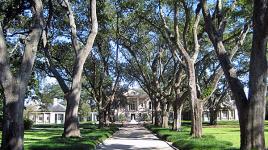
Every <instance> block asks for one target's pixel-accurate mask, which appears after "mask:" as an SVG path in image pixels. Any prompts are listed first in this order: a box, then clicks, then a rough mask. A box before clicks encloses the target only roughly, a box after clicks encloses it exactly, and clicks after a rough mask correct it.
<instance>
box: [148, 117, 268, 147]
mask: <svg viewBox="0 0 268 150" xmlns="http://www.w3.org/2000/svg"><path fill="white" fill-rule="evenodd" d="M266 124H267V122H266ZM146 127H147V128H148V129H149V130H151V131H152V132H153V133H155V134H157V136H158V137H159V138H161V139H163V140H166V141H169V142H172V143H173V146H175V147H177V148H178V149H180V150H204V149H205V150H238V149H239V147H240V132H239V125H238V122H237V121H231V122H228V121H221V122H219V123H218V125H217V126H209V125H208V124H204V125H203V137H202V138H199V139H196V138H192V137H191V136H190V135H189V133H190V125H189V122H183V127H182V131H180V132H177V131H172V130H170V129H167V128H160V127H156V126H153V125H147V126H146ZM265 136H266V137H268V131H267V129H266V130H265ZM267 142H268V139H267V138H266V143H267Z"/></svg>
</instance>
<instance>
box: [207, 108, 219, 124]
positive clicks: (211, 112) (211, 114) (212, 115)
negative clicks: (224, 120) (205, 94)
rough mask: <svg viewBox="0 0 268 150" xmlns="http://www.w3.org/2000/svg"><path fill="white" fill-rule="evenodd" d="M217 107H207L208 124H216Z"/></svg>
mask: <svg viewBox="0 0 268 150" xmlns="http://www.w3.org/2000/svg"><path fill="white" fill-rule="evenodd" d="M218 112H219V111H218V109H214V108H210V109H209V124H210V125H217V118H218Z"/></svg>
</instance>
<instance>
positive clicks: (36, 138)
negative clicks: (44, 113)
mask: <svg viewBox="0 0 268 150" xmlns="http://www.w3.org/2000/svg"><path fill="white" fill-rule="evenodd" d="M37 127H40V128H34V129H32V130H27V131H25V134H24V136H25V141H24V146H25V149H26V150H89V149H95V148H96V145H97V144H98V143H100V142H102V141H103V140H105V139H106V138H108V137H110V136H111V135H112V134H113V133H114V132H115V131H117V130H118V128H117V127H115V126H112V127H107V128H103V129H97V128H96V126H95V125H89V126H87V125H84V128H82V129H81V130H80V132H81V136H82V137H81V138H63V137H61V134H62V132H63V129H62V128H60V127H58V128H53V126H50V127H52V128H48V127H46V128H45V126H43V125H40V126H37ZM41 127H42V128H41Z"/></svg>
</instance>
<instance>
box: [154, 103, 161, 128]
mask: <svg viewBox="0 0 268 150" xmlns="http://www.w3.org/2000/svg"><path fill="white" fill-rule="evenodd" d="M153 107H154V110H155V111H154V112H155V113H154V125H155V126H161V109H160V102H159V100H155V101H154V106H153Z"/></svg>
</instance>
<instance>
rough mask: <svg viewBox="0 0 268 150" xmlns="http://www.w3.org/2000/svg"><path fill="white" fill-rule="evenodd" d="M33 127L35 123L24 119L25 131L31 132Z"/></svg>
mask: <svg viewBox="0 0 268 150" xmlns="http://www.w3.org/2000/svg"><path fill="white" fill-rule="evenodd" d="M32 127H33V121H32V120H31V119H29V118H25V119H24V130H29V129H31V128H32Z"/></svg>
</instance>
